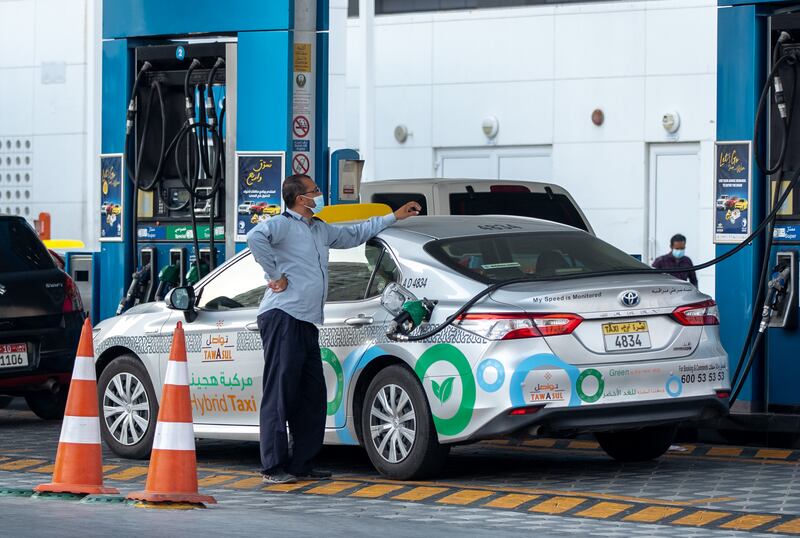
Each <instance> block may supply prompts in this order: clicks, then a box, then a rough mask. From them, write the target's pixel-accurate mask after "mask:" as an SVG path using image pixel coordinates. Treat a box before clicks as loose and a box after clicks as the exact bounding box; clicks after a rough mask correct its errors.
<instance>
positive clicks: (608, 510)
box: [577, 501, 633, 519]
mask: <svg viewBox="0 0 800 538" xmlns="http://www.w3.org/2000/svg"><path fill="white" fill-rule="evenodd" d="M631 506H633V505H632V504H625V503H610V502H607V501H603V502H599V503H597V504H596V505H594V506H592V507H590V508H587V509H586V510H582V511H580V512H578V513H577V515H579V516H582V517H594V518H597V519H606V518H609V517H611V516H615V515H617V514H619V513H620V512H622V511H624V510H627V509H628V508H630V507H631Z"/></svg>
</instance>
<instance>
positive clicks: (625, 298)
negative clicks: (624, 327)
mask: <svg viewBox="0 0 800 538" xmlns="http://www.w3.org/2000/svg"><path fill="white" fill-rule="evenodd" d="M619 302H621V303H622V305H623V306H636V305H637V304H639V293H638V292H636V291H634V290H628V291H623V292H622V294H620V296H619Z"/></svg>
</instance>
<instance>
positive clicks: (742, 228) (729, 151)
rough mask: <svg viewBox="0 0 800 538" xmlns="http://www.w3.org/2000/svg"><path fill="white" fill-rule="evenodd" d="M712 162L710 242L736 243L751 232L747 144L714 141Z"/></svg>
mask: <svg viewBox="0 0 800 538" xmlns="http://www.w3.org/2000/svg"><path fill="white" fill-rule="evenodd" d="M715 157H716V159H715V162H714V242H715V243H739V242H741V241H742V240H743V239H744V238H746V237H747V236H748V235H750V230H751V222H750V221H751V219H750V200H751V192H750V191H751V188H750V185H751V177H750V169H751V163H750V141H749V140H748V141H740V142H717V143H716V154H715Z"/></svg>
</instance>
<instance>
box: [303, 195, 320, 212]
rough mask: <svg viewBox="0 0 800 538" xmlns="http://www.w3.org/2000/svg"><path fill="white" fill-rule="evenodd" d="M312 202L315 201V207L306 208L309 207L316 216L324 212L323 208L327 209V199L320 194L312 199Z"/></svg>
mask: <svg viewBox="0 0 800 538" xmlns="http://www.w3.org/2000/svg"><path fill="white" fill-rule="evenodd" d="M303 196H305V197H306V198H309V196H306V195H305V194H304V195H303ZM311 200H313V201H314V204H315V205H314V207H308V206H306V207H308V209H310V210H311V212H312V213H314V214H315V215H316V214H317V213H319V212H320V211H322V208H323V207H325V197H324V196H323V195H322V194H319V195H317V196H315V197H313V198H311Z"/></svg>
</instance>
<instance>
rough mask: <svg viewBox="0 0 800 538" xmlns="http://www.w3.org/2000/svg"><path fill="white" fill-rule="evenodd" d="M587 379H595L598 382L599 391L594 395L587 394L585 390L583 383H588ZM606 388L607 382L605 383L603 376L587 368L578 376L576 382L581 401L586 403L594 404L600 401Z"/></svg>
mask: <svg viewBox="0 0 800 538" xmlns="http://www.w3.org/2000/svg"><path fill="white" fill-rule="evenodd" d="M587 377H593V378H595V379H596V380H597V390H595V392H594V393H593V394H586V392H584V390H583V382H584V381H586V378H587ZM604 388H605V381H603V374H601V373H600V372H598V371H597V370H595V369H594V368H587V369H586V370H584V371H583V372H581V374H580V375H579V376H578V379H577V380H576V381H575V390H576V391H577V392H578V396H579V397H580V399H581V400H583V401H584V402H586V403H594V402H596V401H597V400H599V399H600V397H601V396H602V395H603V389H604Z"/></svg>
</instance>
